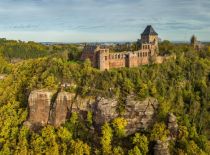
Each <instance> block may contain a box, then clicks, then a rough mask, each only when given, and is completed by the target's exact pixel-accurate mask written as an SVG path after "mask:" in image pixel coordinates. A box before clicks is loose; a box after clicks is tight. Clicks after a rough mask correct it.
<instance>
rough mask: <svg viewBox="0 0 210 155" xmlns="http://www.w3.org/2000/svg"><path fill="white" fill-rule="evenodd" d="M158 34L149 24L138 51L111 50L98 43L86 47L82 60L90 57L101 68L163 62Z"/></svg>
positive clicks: (95, 65)
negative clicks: (159, 54)
mask: <svg viewBox="0 0 210 155" xmlns="http://www.w3.org/2000/svg"><path fill="white" fill-rule="evenodd" d="M158 40H159V38H158V34H157V33H156V32H155V30H154V29H153V27H152V26H151V25H148V26H147V27H146V29H145V30H144V31H143V33H142V34H141V39H139V41H138V42H139V46H140V49H139V50H137V51H124V52H117V53H116V52H110V51H109V49H108V48H106V47H103V46H99V45H98V46H96V45H91V46H90V45H86V46H85V47H84V50H83V53H82V56H81V60H83V61H84V60H85V59H90V61H91V63H92V66H93V67H96V68H98V69H100V70H106V69H107V70H109V69H111V68H122V67H129V68H131V67H138V66H140V65H146V64H149V63H150V62H151V61H153V62H155V63H162V62H163V60H164V57H160V56H157V54H158V50H159V48H158Z"/></svg>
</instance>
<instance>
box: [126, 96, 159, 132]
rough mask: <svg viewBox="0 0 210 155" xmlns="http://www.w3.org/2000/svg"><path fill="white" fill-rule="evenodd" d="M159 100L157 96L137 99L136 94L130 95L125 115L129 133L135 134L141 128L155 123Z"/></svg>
mask: <svg viewBox="0 0 210 155" xmlns="http://www.w3.org/2000/svg"><path fill="white" fill-rule="evenodd" d="M157 108H158V101H157V100H156V99H155V98H147V99H145V100H144V101H137V100H135V97H134V96H128V98H127V100H126V107H125V113H124V114H123V117H124V118H125V119H126V120H127V122H128V125H127V128H126V129H127V134H133V133H135V132H136V131H137V130H139V129H146V128H148V127H149V126H150V125H151V124H152V123H153V120H154V119H153V118H154V115H155V112H156V110H157Z"/></svg>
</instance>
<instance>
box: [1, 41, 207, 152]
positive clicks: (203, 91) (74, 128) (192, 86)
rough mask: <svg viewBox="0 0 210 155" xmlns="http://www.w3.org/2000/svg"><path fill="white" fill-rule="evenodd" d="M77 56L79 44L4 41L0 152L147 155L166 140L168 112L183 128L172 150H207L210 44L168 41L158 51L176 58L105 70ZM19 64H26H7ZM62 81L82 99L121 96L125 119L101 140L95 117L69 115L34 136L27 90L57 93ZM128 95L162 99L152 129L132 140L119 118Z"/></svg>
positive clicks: (117, 121) (104, 130)
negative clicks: (200, 45)
mask: <svg viewBox="0 0 210 155" xmlns="http://www.w3.org/2000/svg"><path fill="white" fill-rule="evenodd" d="M126 48H127V47H126ZM132 48H135V47H134V46H133V47H132ZM80 54H81V49H78V45H48V46H45V45H42V44H38V43H33V42H28V43H25V42H20V41H7V40H4V39H1V40H0V74H6V77H5V79H4V80H1V81H0V154H8V155H9V154H94V153H95V154H101V153H102V154H116V155H118V154H130V155H131V154H132V155H134V154H135V155H137V154H148V150H150V149H152V148H151V146H152V142H153V141H156V140H163V141H164V140H166V138H167V136H168V135H169V132H168V130H167V127H166V124H165V123H163V122H166V120H167V116H168V112H173V113H174V114H175V115H176V116H177V119H178V124H179V131H178V136H177V139H176V140H174V141H173V146H172V147H173V149H172V153H174V154H205V152H209V138H210V137H209V135H210V130H209V129H210V124H209V120H210V113H209V109H210V104H209V103H210V97H209V94H210V48H209V47H206V48H204V49H203V50H202V51H199V52H198V51H194V50H193V49H192V48H191V47H190V46H189V45H185V44H173V43H170V42H168V41H164V42H163V43H161V44H160V54H161V55H165V54H173V55H175V56H176V59H169V60H167V61H166V62H164V63H163V64H151V65H149V66H141V67H138V68H129V69H128V68H122V69H113V70H110V71H104V72H100V71H99V70H97V69H94V68H92V67H91V62H90V61H89V60H86V61H85V62H83V63H81V62H76V61H75V60H78V59H79V57H80ZM32 58H33V59H32ZM14 59H15V60H19V59H21V60H22V61H21V62H19V63H15V64H11V63H9V62H10V61H12V62H13V61H14ZM23 59H25V60H24V61H23ZM68 60H71V61H68ZM63 83H69V84H70V85H71V86H70V87H67V88H65V91H69V92H73V93H76V94H77V95H79V96H82V97H87V96H88V97H90V96H102V97H115V98H118V101H119V105H118V106H119V107H118V110H119V113H120V117H119V118H116V119H114V120H113V121H112V123H111V124H108V123H106V124H104V126H103V127H102V134H101V135H98V132H97V130H95V131H93V130H92V125H94V122H93V113H92V112H88V113H87V116H85V117H84V118H83V117H81V115H80V114H77V113H72V114H71V116H70V118H69V119H68V120H67V122H66V123H65V124H64V125H63V126H62V127H59V128H54V127H52V126H47V127H45V128H43V129H42V130H41V131H39V132H37V133H35V132H33V131H29V130H28V129H27V128H26V127H24V126H23V124H24V122H25V121H26V119H27V116H28V109H27V107H28V101H27V100H28V96H29V94H30V92H31V91H32V90H35V89H49V90H54V91H59V90H60V85H61V84H63ZM129 95H134V96H136V99H137V100H144V99H145V98H147V97H155V98H157V99H158V102H159V108H158V110H157V117H156V118H157V120H156V123H155V125H154V126H153V127H152V128H149V129H148V130H146V131H145V133H146V134H145V135H143V134H142V133H140V132H138V133H135V136H134V137H133V138H132V141H130V137H126V136H125V135H126V134H125V127H126V125H127V123H128V122H126V121H125V120H124V119H122V118H121V116H122V115H123V112H124V110H125V106H126V97H127V96H129ZM160 122H161V123H160ZM110 126H111V127H113V131H112V128H111V127H110ZM99 128H100V127H99ZM99 141H100V144H99Z"/></svg>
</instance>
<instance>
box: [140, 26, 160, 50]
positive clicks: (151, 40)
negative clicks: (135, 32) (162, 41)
mask: <svg viewBox="0 0 210 155" xmlns="http://www.w3.org/2000/svg"><path fill="white" fill-rule="evenodd" d="M141 43H142V44H151V45H152V46H153V47H152V48H154V49H158V34H157V33H156V32H155V30H154V29H153V27H152V26H151V25H148V26H147V27H146V29H145V30H144V32H143V33H142V34H141Z"/></svg>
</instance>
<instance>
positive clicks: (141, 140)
mask: <svg viewBox="0 0 210 155" xmlns="http://www.w3.org/2000/svg"><path fill="white" fill-rule="evenodd" d="M133 144H134V145H135V146H137V147H138V148H139V150H140V151H141V153H142V154H143V155H146V154H147V153H148V151H149V148H148V145H149V141H148V139H147V137H146V136H144V135H140V134H139V133H136V134H135V136H134V138H133Z"/></svg>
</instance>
